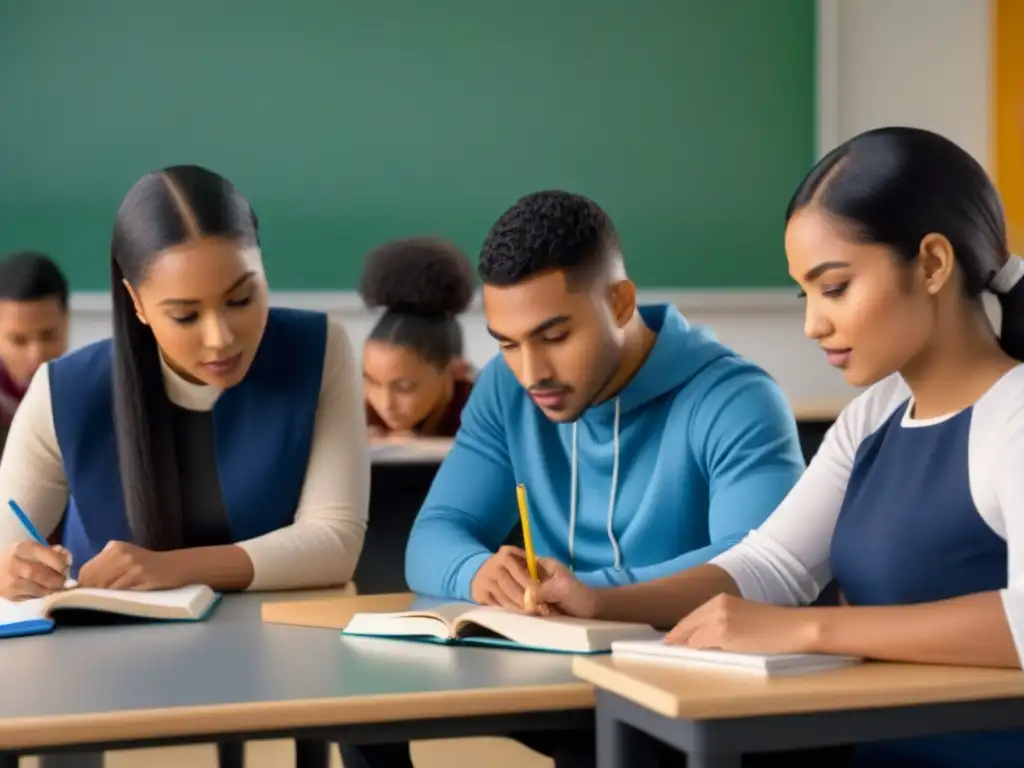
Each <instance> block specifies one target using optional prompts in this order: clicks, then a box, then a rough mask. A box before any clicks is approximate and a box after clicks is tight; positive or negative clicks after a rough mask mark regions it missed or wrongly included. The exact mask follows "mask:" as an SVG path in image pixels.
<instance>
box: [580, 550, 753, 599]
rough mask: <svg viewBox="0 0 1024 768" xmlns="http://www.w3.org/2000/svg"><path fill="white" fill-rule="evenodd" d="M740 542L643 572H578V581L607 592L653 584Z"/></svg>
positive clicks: (694, 552) (645, 568) (695, 552)
mask: <svg viewBox="0 0 1024 768" xmlns="http://www.w3.org/2000/svg"><path fill="white" fill-rule="evenodd" d="M738 539H739V537H735V538H729V539H724V540H722V541H717V542H715V543H714V544H710V545H708V546H706V547H701V548H700V549H694V550H691V551H689V552H687V553H685V554H682V555H680V556H679V557H676V558H673V559H672V560H666V561H665V562H663V563H656V564H654V565H645V566H641V567H639V568H623V569H621V570H618V571H617V570H615V569H614V568H602V569H601V570H599V571H585V572H583V573H579V572H577V573H576V578H577V579H579V580H580V581H582V582H583V583H584V584H586V585H588V586H591V587H601V588H606V589H607V588H610V587H626V586H630V585H632V584H641V583H647V582H652V581H654V580H655V579H665V578H669V577H673V576H676V575H678V574H681V573H683V572H685V571H688V570H690V569H692V568H696V567H698V566H701V565H704V564H706V563H707V562H708V561H709V560H711V559H712V558H713V557H715V555H719V554H721V553H722V552H724V551H725V550H727V549H729V548H730V547H732V546H734V545H735V544H736V543H737V541H738Z"/></svg>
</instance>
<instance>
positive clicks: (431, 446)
mask: <svg viewBox="0 0 1024 768" xmlns="http://www.w3.org/2000/svg"><path fill="white" fill-rule="evenodd" d="M453 442H454V441H453V440H450V439H448V438H421V439H418V440H409V441H408V442H399V441H396V442H378V441H371V444H370V461H371V462H372V463H373V465H374V466H376V465H378V464H404V465H408V464H440V463H441V462H442V461H444V457H445V456H447V455H448V451H450V450H451V447H452V443H453Z"/></svg>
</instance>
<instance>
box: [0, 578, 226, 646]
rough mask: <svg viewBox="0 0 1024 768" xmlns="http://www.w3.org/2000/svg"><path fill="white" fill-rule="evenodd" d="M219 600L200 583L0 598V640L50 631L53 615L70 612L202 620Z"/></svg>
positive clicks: (84, 589)
mask: <svg viewBox="0 0 1024 768" xmlns="http://www.w3.org/2000/svg"><path fill="white" fill-rule="evenodd" d="M219 600H220V595H219V594H218V593H216V592H214V591H213V590H212V589H210V588H209V587H207V586H204V585H202V584H196V585H192V586H188V587H180V588H178V589H164V590H154V591H152V592H141V591H134V590H117V589H91V588H87V587H79V586H76V585H73V584H72V585H69V587H68V588H66V589H64V590H62V591H61V592H54V593H53V594H51V595H47V596H46V597H40V598H37V599H35V600H21V601H10V600H4V599H2V598H0V638H3V637H24V636H26V635H40V634H45V633H47V632H51V631H52V630H53V629H54V627H55V625H56V621H55V620H54V614H59V613H60V612H61V611H70V610H74V611H96V612H99V613H107V614H112V615H117V616H130V617H135V618H140V619H152V620H153V621H202V620H204V619H205V618H207V617H208V616H209V614H210V612H211V611H212V610H213V608H214V606H216V604H217V602H218V601H219Z"/></svg>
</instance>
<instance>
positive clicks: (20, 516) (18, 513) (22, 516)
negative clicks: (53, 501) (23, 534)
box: [7, 499, 68, 579]
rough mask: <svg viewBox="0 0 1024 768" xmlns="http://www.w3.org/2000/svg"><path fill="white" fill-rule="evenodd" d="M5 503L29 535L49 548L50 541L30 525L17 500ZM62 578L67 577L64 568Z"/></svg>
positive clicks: (30, 522)
mask: <svg viewBox="0 0 1024 768" xmlns="http://www.w3.org/2000/svg"><path fill="white" fill-rule="evenodd" d="M7 503H8V505H10V507H11V511H12V512H14V514H15V515H16V516H17V518H18V519H19V520H20V521H21V524H22V525H23V526H25V530H26V531H28V533H29V535H30V536H31V537H32V538H33V539H35V540H36V541H37V542H38V543H39V544H42V545H43V546H44V547H47V548H49V546H50V542H48V541H47V540H46V539H44V538H43V534H41V533H40V532H39V529H38V528H36V527H35V526H34V525H32V521H31V520H29V519H28V515H26V514H25V511H24V510H23V509H22V508H21V507H19V506H18V502H16V501H15V500H14V499H11V500H10V501H8V502H7ZM64 578H65V579H67V578H68V571H67V569H66V568H65V570H64Z"/></svg>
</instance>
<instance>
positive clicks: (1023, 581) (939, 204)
mask: <svg viewBox="0 0 1024 768" xmlns="http://www.w3.org/2000/svg"><path fill="white" fill-rule="evenodd" d="M785 243H786V256H787V258H788V261H789V273H790V275H792V277H793V279H794V280H795V281H796V282H797V283H799V285H800V288H801V296H802V297H803V301H804V303H805V312H806V317H805V327H804V330H805V332H806V334H807V335H808V336H809V337H810V338H811V339H812V340H813V341H814V342H815V343H817V344H818V345H819V346H820V347H821V349H822V351H823V352H824V354H825V356H826V358H827V360H828V362H829V363H830V364H831V365H833V366H834V367H835V368H837V369H838V370H839V371H840V372H841V373H842V375H843V377H844V378H845V379H846V380H847V381H848V382H849V383H851V384H853V385H856V386H864V387H867V389H866V391H865V392H863V393H862V394H861V395H860V396H859V397H858V398H856V399H855V400H854V401H853V402H852V403H851V404H850V405H849V406H848V407H847V408H845V409H844V410H843V412H842V413H841V414H840V416H839V418H838V420H837V422H836V424H835V425H834V426H833V427H832V429H831V430H830V431H829V433H828V435H827V436H826V437H825V440H824V442H823V444H822V446H821V448H820V450H819V451H818V454H817V455H816V456H815V457H814V459H813V460H812V461H811V463H810V466H809V467H808V468H807V471H806V472H805V473H804V475H803V477H802V478H801V479H800V481H799V482H798V483H797V485H796V486H795V487H794V488H793V490H792V491H791V492H790V494H789V496H787V497H786V499H785V500H784V501H783V502H782V504H781V505H780V506H779V507H778V509H776V510H775V512H774V513H773V514H772V516H771V517H770V518H769V519H768V520H767V521H766V522H765V523H764V524H763V525H762V526H761V527H760V528H759V529H758V530H756V531H753V532H752V533H751V534H750V535H749V536H748V537H747V538H746V539H744V540H743V541H742V542H741V543H739V544H738V545H736V546H735V547H733V548H732V549H731V550H729V551H727V552H725V553H723V554H721V555H719V556H718V557H716V558H714V559H713V560H712V561H711V562H710V563H709V564H706V565H701V566H698V567H696V568H692V569H690V570H687V571H684V572H682V573H678V574H675V575H673V576H669V577H667V578H664V579H661V580H660V581H657V582H649V583H646V584H637V585H632V586H627V587H622V588H614V589H607V590H594V589H590V588H588V587H586V586H584V585H582V584H581V583H579V582H578V581H576V580H575V579H574V578H573V577H572V575H571V574H570V573H569V572H568V571H567V570H566V569H565V568H564V567H563V566H561V565H560V564H558V563H556V562H554V561H547V562H544V563H543V569H544V571H545V574H546V577H545V579H544V580H543V583H542V584H541V585H540V588H539V589H538V590H537V594H536V595H535V597H536V601H537V604H538V610H544V609H545V608H546V607H550V606H553V607H556V608H558V609H559V610H561V611H563V612H565V613H569V614H572V615H577V616H599V617H601V618H608V619H621V620H634V621H644V622H650V623H652V624H656V625H659V626H672V625H673V624H675V627H674V629H672V631H671V632H669V634H668V641H669V642H670V643H676V644H680V645H686V646H691V647H697V648H724V649H726V650H733V651H741V652H753V653H765V652H775V653H788V652H812V653H813V652H820V653H829V654H847V655H852V656H859V657H866V658H872V659H882V660H889V661H904V662H917V663H926V664H951V665H964V666H978V667H1003V668H1010V669H1020V668H1021V665H1022V659H1024V472H1022V471H1021V461H1022V457H1024V365H1022V364H1021V362H1022V361H1024V281H1022V279H1021V278H1022V276H1024V262H1022V261H1021V259H1019V258H1017V257H1016V256H1012V255H1011V254H1010V253H1009V249H1008V246H1007V240H1006V225H1005V223H1004V220H1003V211H1002V206H1001V203H1000V200H999V197H998V195H997V193H996V190H995V189H994V188H993V186H992V183H991V182H990V181H989V179H988V177H987V176H986V174H985V172H984V170H983V169H982V168H981V166H980V165H979V164H978V163H977V162H976V161H975V160H974V159H973V158H972V157H970V155H968V154H967V153H966V152H965V151H963V150H962V149H960V148H959V147H957V146H956V145H955V144H953V143H952V142H950V141H948V140H947V139H944V138H942V137H941V136H937V135H936V134H934V133H930V132H928V131H925V130H920V129H916V128H881V129H878V130H872V131H868V132H867V133H863V134H861V135H859V136H856V137H854V138H852V139H850V140H849V141H847V142H846V143H844V144H843V145H842V146H840V147H838V148H837V149H835V150H833V151H832V152H830V153H829V154H828V155H827V156H826V157H825V158H824V159H822V160H821V162H819V163H818V165H817V166H816V167H815V168H814V170H812V171H811V172H810V174H809V175H808V176H807V178H806V179H804V181H803V183H802V184H801V185H800V187H799V188H798V189H797V191H796V194H795V195H794V197H793V199H792V201H791V203H790V205H789V209H788V211H787V214H786V233H785ZM986 291H988V292H992V293H995V294H996V295H997V296H998V298H999V302H1000V304H1001V305H1002V321H1001V323H1002V328H1001V331H1000V333H998V334H997V333H996V332H995V331H994V330H993V328H992V326H991V324H990V322H989V319H988V317H987V315H986V312H985V309H984V307H983V305H982V295H983V294H984V293H985V292H986ZM833 579H834V580H835V581H836V583H837V585H838V587H839V589H840V590H841V592H842V594H843V597H844V598H845V600H844V602H845V604H844V605H841V606H837V607H817V606H815V607H803V606H807V605H808V604H810V603H811V602H813V601H814V600H815V598H816V597H817V596H818V594H819V593H820V592H821V590H822V589H823V588H824V587H825V586H826V585H828V584H829V583H830V582H831V581H832V580H833ZM677 622H678V623H677ZM1022 756H1024V731H1022V730H1017V731H990V732H985V733H977V734H947V735H943V736H939V737H933V738H924V739H908V740H894V741H886V742H881V743H877V744H867V745H859V746H858V747H857V759H858V763H861V764H863V765H871V766H883V765H884V766H889V765H892V766H897V765H900V766H902V765H928V766H958V767H959V766H963V768H968V767H969V766H974V765H984V766H986V768H997V767H999V766H1003V767H1006V768H1008V767H1009V766H1019V765H1021V764H1022V760H1024V758H1022ZM751 764H753V763H751ZM780 764H785V765H790V764H794V763H790V762H783V763H780ZM821 764H825V763H821ZM828 764H832V761H831V760H830V761H829V763H828Z"/></svg>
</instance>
